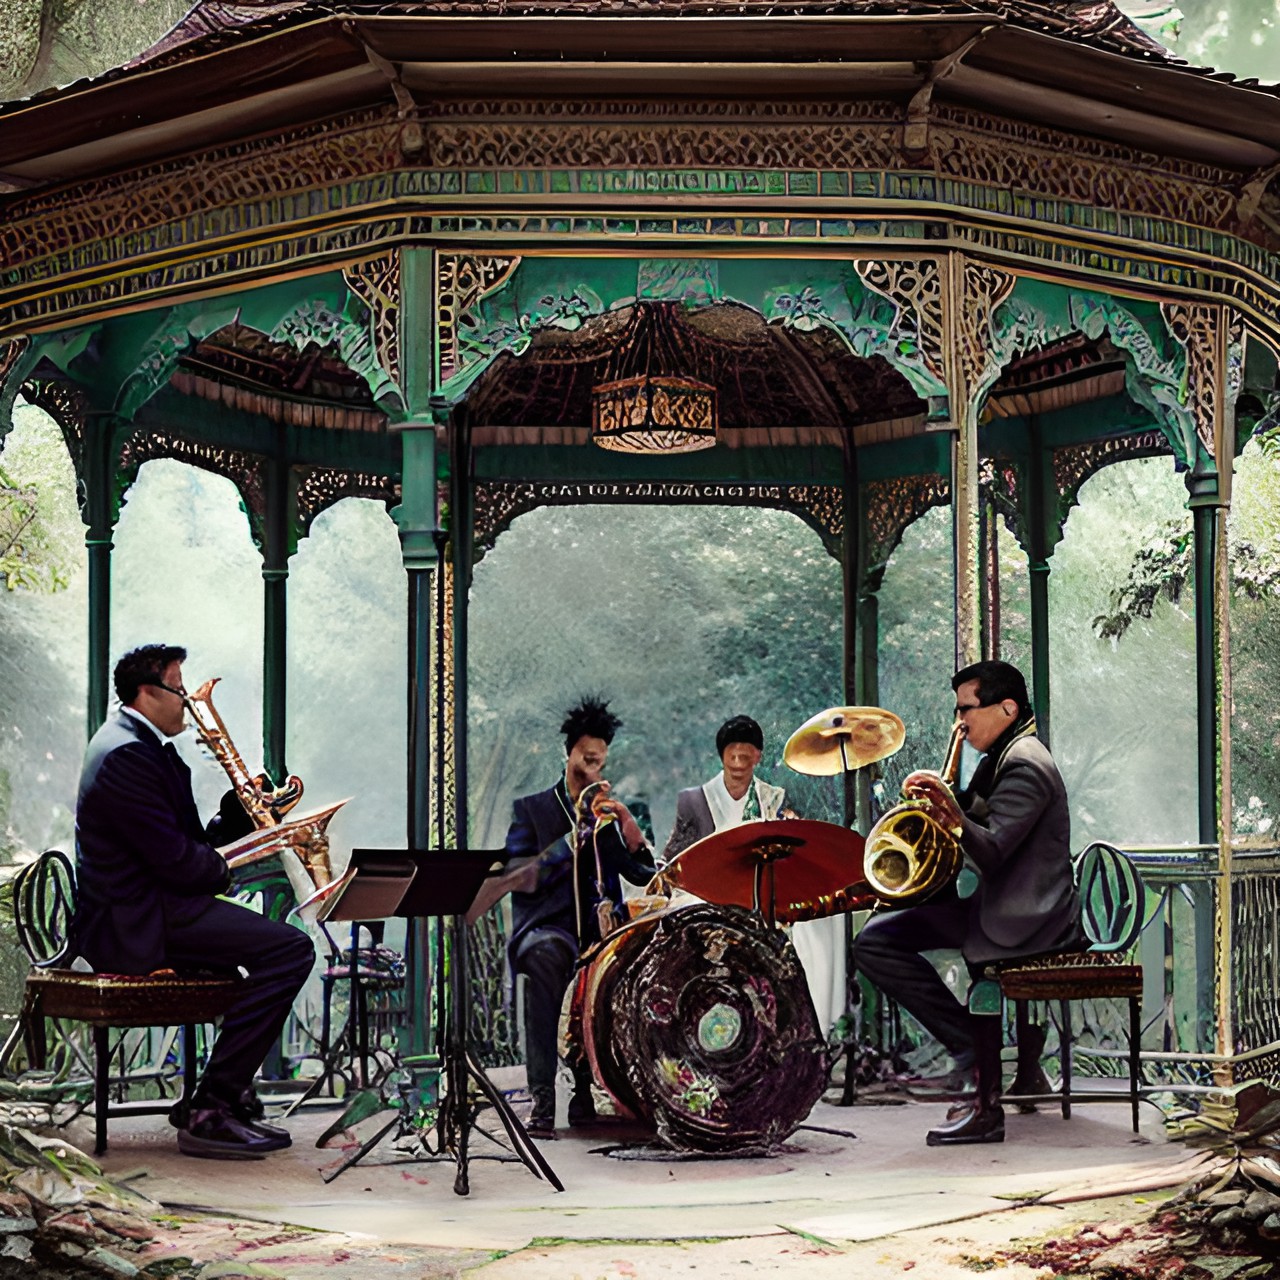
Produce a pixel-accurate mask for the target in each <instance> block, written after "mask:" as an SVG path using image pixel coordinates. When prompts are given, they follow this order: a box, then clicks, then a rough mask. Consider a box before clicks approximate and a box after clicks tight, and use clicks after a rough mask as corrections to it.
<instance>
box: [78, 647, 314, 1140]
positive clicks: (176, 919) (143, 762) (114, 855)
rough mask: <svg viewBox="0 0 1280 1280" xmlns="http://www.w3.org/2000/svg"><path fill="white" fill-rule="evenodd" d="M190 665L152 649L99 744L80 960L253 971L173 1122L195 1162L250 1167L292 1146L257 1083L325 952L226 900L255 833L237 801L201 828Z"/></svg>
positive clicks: (83, 860)
mask: <svg viewBox="0 0 1280 1280" xmlns="http://www.w3.org/2000/svg"><path fill="white" fill-rule="evenodd" d="M186 656H187V653H186V650H185V649H182V648H179V647H178V646H176V645H161V644H150V645H144V646H143V647H142V648H140V649H134V650H132V651H131V652H130V653H126V654H125V655H124V657H123V658H121V659H120V661H119V662H118V663H117V664H116V668H115V673H114V679H115V689H116V695H117V697H118V698H119V699H120V711H119V713H118V714H116V715H115V716H112V717H110V718H109V719H108V720H107V721H106V723H105V724H104V725H103V726H102V727H101V728H100V729H99V730H98V732H97V733H95V734H94V735H93V738H92V740H91V741H90V743H89V746H88V749H87V751H86V752H85V761H84V770H83V772H82V773H81V775H80V792H79V797H78V799H77V802H76V863H77V902H76V916H75V921H74V925H73V930H72V939H71V950H70V954H71V955H73V956H77V957H79V958H80V959H81V960H83V961H85V962H87V963H88V964H89V965H90V966H91V967H92V968H93V969H94V970H96V971H98V972H101V973H115V974H146V973H151V972H154V971H156V970H160V969H172V970H176V971H179V972H182V971H186V972H191V971H193V970H201V971H205V972H207V971H210V970H212V971H215V972H220V973H228V972H230V973H234V972H235V971H236V970H237V969H242V970H243V971H244V972H245V974H247V977H246V978H245V981H244V987H243V993H242V994H241V995H240V996H239V997H238V999H237V1001H236V1003H235V1004H234V1005H233V1006H232V1007H231V1009H230V1010H229V1011H228V1012H227V1015H226V1017H225V1018H224V1019H223V1022H222V1028H221V1030H220V1031H219V1034H218V1038H217V1041H216V1042H215V1043H214V1046H213V1052H212V1053H211V1054H210V1056H209V1062H208V1064H207V1066H206V1067H205V1070H204V1073H203V1075H202V1076H201V1077H200V1082H199V1084H198V1085H197V1086H196V1091H195V1096H194V1097H193V1098H192V1099H191V1102H190V1106H189V1107H188V1106H187V1104H185V1103H179V1104H178V1106H177V1107H175V1108H174V1111H173V1112H172V1113H171V1114H170V1120H171V1121H172V1123H173V1124H174V1125H175V1126H176V1127H177V1129H178V1149H179V1150H180V1151H182V1152H183V1153H184V1154H186V1155H193V1156H205V1157H209V1158H213V1159H224V1160H236V1159H240V1160H242V1159H246V1158H249V1159H252V1158H257V1157H259V1156H262V1155H265V1154H266V1153H267V1152H268V1151H275V1150H278V1149H280V1148H282V1147H287V1146H289V1134H288V1133H287V1132H286V1131H285V1130H284V1129H281V1128H278V1127H277V1126H274V1125H268V1124H265V1123H264V1122H263V1119H262V1117H263V1109H262V1104H261V1102H260V1101H259V1100H258V1097H257V1095H256V1094H255V1093H254V1088H253V1082H254V1077H255V1075H256V1074H257V1071H258V1069H259V1067H261V1065H262V1061H263V1059H264V1058H265V1056H266V1054H267V1052H268V1051H269V1050H270V1048H271V1046H272V1045H273V1044H275V1043H277V1042H278V1040H279V1038H280V1031H281V1028H282V1027H283V1026H284V1022H285V1019H286V1018H287V1017H288V1016H289V1010H290V1009H291V1008H292V1007H293V1001H294V999H295V997H296V996H297V994H298V992H299V991H300V990H301V988H302V984H303V983H304V982H305V981H306V980H307V977H308V975H309V974H310V973H311V969H312V965H313V963H314V961H315V948H314V947H313V945H312V942H311V939H310V938H309V937H308V936H307V935H306V934H305V933H303V932H302V931H301V930H299V929H295V928H293V926H291V925H287V924H281V923H279V922H277V921H274V920H268V919H267V918H266V917H264V916H262V915H259V914H258V912H256V911H251V910H249V909H248V908H246V907H243V906H241V905H239V904H238V903H234V902H228V901H226V900H225V899H223V898H221V897H219V896H218V895H219V894H222V893H224V892H226V890H227V889H228V888H229V887H230V884H231V873H230V870H229V869H228V866H227V861H226V859H225V858H224V857H223V856H222V854H221V853H219V851H218V849H217V848H215V847H214V846H215V845H217V844H221V843H226V842H229V841H231V840H234V839H236V838H237V837H239V836H240V835H243V834H247V832H248V831H249V830H251V829H252V826H253V824H252V822H250V821H249V819H248V816H247V815H246V814H245V813H244V811H243V809H242V808H241V806H240V804H239V801H238V800H237V799H236V797H235V792H234V791H232V792H230V793H229V796H228V797H224V802H223V806H222V811H221V813H220V814H219V816H218V817H217V818H215V819H214V820H213V822H211V823H210V824H209V825H208V826H207V827H206V826H205V825H204V824H203V823H201V821H200V815H199V813H198V811H197V809H196V803H195V799H194V797H193V795H192V792H191V771H190V769H189V768H188V767H187V765H186V763H185V762H184V761H183V760H182V758H181V756H180V755H179V754H178V751H177V748H176V747H175V746H174V742H173V740H174V739H175V738H176V737H178V736H179V735H180V734H181V733H182V732H183V728H184V724H185V713H186V693H185V691H184V688H183V684H182V663H183V661H184V660H185V658H186Z"/></svg>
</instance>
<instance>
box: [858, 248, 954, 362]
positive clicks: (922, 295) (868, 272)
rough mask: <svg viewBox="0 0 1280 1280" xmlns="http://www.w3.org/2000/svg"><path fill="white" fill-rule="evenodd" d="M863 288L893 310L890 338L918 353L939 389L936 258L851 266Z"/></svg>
mask: <svg viewBox="0 0 1280 1280" xmlns="http://www.w3.org/2000/svg"><path fill="white" fill-rule="evenodd" d="M855 266H856V267H857V270H858V275H859V276H860V277H861V278H862V282H863V284H865V285H866V286H867V288H869V289H874V290H875V292H876V293H878V294H880V295H881V296H882V297H885V298H888V299H889V301H890V302H892V303H893V304H894V306H895V307H896V308H897V312H898V314H897V317H896V320H895V323H894V328H893V331H892V334H891V335H890V336H891V337H892V338H893V339H894V341H895V343H900V342H903V341H906V342H908V343H913V344H915V345H916V346H917V347H918V348H919V351H920V359H921V362H922V363H923V364H924V367H925V368H926V369H927V370H928V371H929V372H930V373H931V374H932V375H933V376H934V378H936V379H937V381H938V383H939V384H940V385H942V386H945V385H946V381H947V362H946V345H945V341H944V338H943V327H942V326H943V321H942V265H941V263H940V262H939V260H938V259H937V258H884V259H872V260H863V261H860V262H857V263H856V264H855Z"/></svg>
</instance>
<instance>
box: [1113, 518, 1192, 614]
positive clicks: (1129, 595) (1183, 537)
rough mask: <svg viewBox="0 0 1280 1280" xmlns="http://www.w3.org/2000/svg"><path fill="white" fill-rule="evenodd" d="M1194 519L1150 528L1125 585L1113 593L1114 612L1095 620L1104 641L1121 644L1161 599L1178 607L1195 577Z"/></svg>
mask: <svg viewBox="0 0 1280 1280" xmlns="http://www.w3.org/2000/svg"><path fill="white" fill-rule="evenodd" d="M1191 539H1192V529H1191V517H1190V516H1189V515H1188V516H1186V517H1184V518H1182V519H1178V520H1169V521H1165V522H1164V523H1162V524H1161V525H1158V526H1156V527H1154V528H1151V529H1149V530H1148V531H1147V533H1146V535H1145V536H1144V538H1143V539H1142V545H1141V546H1140V547H1139V549H1138V550H1137V551H1136V552H1135V553H1134V556H1133V562H1132V564H1131V565H1130V567H1129V573H1128V576H1127V577H1126V578H1125V581H1124V583H1123V584H1122V585H1121V586H1120V587H1118V588H1116V590H1115V591H1113V592H1112V593H1111V612H1110V613H1100V614H1098V615H1097V616H1096V617H1095V618H1094V620H1093V630H1094V633H1095V634H1096V635H1097V636H1098V638H1099V639H1102V640H1118V639H1119V638H1120V637H1121V636H1122V635H1124V633H1125V632H1126V631H1128V629H1129V628H1130V627H1131V626H1132V625H1133V623H1134V622H1135V621H1136V620H1137V619H1138V618H1149V617H1151V611H1152V610H1153V609H1154V608H1155V604H1156V601H1157V600H1159V599H1160V598H1161V597H1163V598H1164V599H1166V600H1168V601H1170V603H1172V604H1177V603H1178V602H1179V601H1180V600H1181V599H1182V592H1183V588H1184V587H1185V586H1186V584H1187V581H1188V580H1189V579H1190V577H1191V575H1192V573H1193V571H1194V570H1193V565H1192V541H1191Z"/></svg>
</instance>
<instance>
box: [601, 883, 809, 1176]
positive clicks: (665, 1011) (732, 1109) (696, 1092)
mask: <svg viewBox="0 0 1280 1280" xmlns="http://www.w3.org/2000/svg"><path fill="white" fill-rule="evenodd" d="M612 1003H613V1008H612V1015H613V1016H612V1024H613V1025H612V1036H613V1043H614V1045H615V1047H616V1048H617V1049H618V1052H617V1054H616V1055H615V1061H614V1063H612V1064H611V1066H613V1067H614V1069H615V1070H617V1069H620V1070H622V1071H624V1072H625V1075H626V1078H627V1081H628V1083H629V1084H630V1086H631V1089H632V1091H634V1093H635V1095H636V1096H637V1098H638V1099H639V1100H640V1101H641V1103H642V1106H643V1110H644V1112H646V1113H647V1114H648V1115H649V1116H650V1117H651V1119H652V1120H653V1123H654V1125H655V1126H656V1128H657V1130H658V1135H659V1137H660V1138H661V1139H662V1141H663V1142H665V1143H666V1144H667V1145H668V1146H670V1147H673V1148H676V1149H678V1150H689V1151H704V1152H737V1153H742V1154H747V1153H750V1152H753V1151H761V1150H771V1149H773V1148H775V1147H777V1146H778V1145H779V1144H781V1143H782V1142H784V1141H785V1140H786V1139H787V1138H788V1137H790V1135H791V1134H792V1133H794V1132H795V1130H796V1127H797V1126H798V1125H799V1124H800V1123H801V1122H802V1121H803V1120H804V1118H805V1117H806V1116H807V1115H808V1114H809V1112H810V1110H811V1109H812V1108H813V1104H814V1103H815V1102H817V1100H818V1099H819V1098H820V1097H821V1096H822V1092H823V1090H824V1089H825V1088H826V1085H827V1079H828V1073H829V1069H830V1064H829V1061H828V1057H827V1052H826V1046H825V1044H824V1043H823V1039H822V1035H821V1033H820V1031H819V1028H818V1018H817V1014H816V1013H815V1012H814V1008H813V1001H812V999H811V998H810V996H809V986H808V983H807V982H806V980H805V975H804V970H803V968H802V967H801V965H800V960H799V958H798V957H797V956H796V953H795V949H794V948H793V947H792V945H791V943H790V941H789V940H788V939H787V937H786V935H785V934H783V933H782V931H781V930H778V929H768V928H766V927H765V926H764V924H763V923H762V922H761V920H760V918H759V917H758V916H757V915H755V914H754V913H752V912H750V911H747V910H745V909H743V908H740V907H718V906H712V905H709V904H708V905H699V906H691V907H684V908H681V909H679V910H676V911H671V912H669V913H667V914H665V915H663V916H661V917H660V918H659V919H658V920H657V922H656V924H655V926H654V928H653V930H652V932H651V933H650V935H649V939H648V941H647V944H646V945H645V946H644V947H643V949H641V950H639V951H637V953H636V954H634V955H633V956H632V957H631V963H630V964H628V965H627V967H626V969H625V970H624V971H623V972H622V973H620V974H619V975H618V978H617V982H616V985H615V987H614V991H613V1002H612Z"/></svg>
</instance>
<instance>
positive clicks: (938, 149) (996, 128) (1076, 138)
mask: <svg viewBox="0 0 1280 1280" xmlns="http://www.w3.org/2000/svg"><path fill="white" fill-rule="evenodd" d="M934 116H935V119H934V122H933V124H932V126H931V128H930V140H931V143H932V148H933V156H934V162H935V164H936V166H937V171H938V172H939V173H940V174H943V175H947V176H952V177H964V178H966V179H967V180H969V181H976V182H981V183H983V184H985V185H989V186H991V187H994V188H996V189H997V190H1003V191H1006V192H1013V191H1025V192H1028V193H1041V194H1053V195H1055V196H1058V197H1062V198H1065V199H1068V200H1078V201H1080V202H1081V203H1082V204H1089V205H1093V206H1096V207H1097V208H1098V209H1099V215H1098V219H1099V224H1098V225H1099V229H1100V230H1104V231H1107V230H1113V229H1114V222H1115V216H1114V214H1112V215H1110V216H1108V215H1107V214H1105V213H1103V212H1102V211H1103V210H1118V209H1131V210H1134V211H1135V212H1142V213H1147V214H1156V215H1160V216H1163V217H1168V218H1172V219H1175V220H1177V221H1179V222H1196V223H1200V224H1201V225H1203V226H1209V227H1225V226H1228V225H1229V224H1230V223H1231V221H1232V219H1233V217H1234V214H1235V199H1234V197H1233V195H1232V186H1233V183H1234V182H1235V181H1236V179H1235V178H1234V177H1232V176H1231V175H1229V174H1228V172H1227V171H1226V170H1223V169H1219V168H1217V167H1216V166H1214V165H1209V164H1198V163H1196V162H1194V161H1189V160H1175V159H1172V158H1171V157H1168V156H1157V155H1155V154H1154V153H1152V152H1148V151H1137V150H1134V149H1132V148H1129V147H1117V146H1115V145H1114V144H1112V143H1108V142H1106V141H1104V140H1103V139H1101V138H1090V137H1089V136H1088V135H1086V134H1080V133H1075V134H1070V135H1067V134H1064V133H1063V132H1062V131H1061V130H1057V129H1051V128H1048V127H1043V126H1038V125H1032V124H1028V123H1026V122H1025V121H1022V120H1013V119H1007V118H1004V117H1000V116H992V115H988V114H987V113H986V112H983V111H976V110H972V109H967V108H964V107H960V106H956V105H953V104H950V103H936V104H935V106H934Z"/></svg>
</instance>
